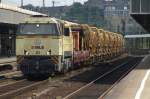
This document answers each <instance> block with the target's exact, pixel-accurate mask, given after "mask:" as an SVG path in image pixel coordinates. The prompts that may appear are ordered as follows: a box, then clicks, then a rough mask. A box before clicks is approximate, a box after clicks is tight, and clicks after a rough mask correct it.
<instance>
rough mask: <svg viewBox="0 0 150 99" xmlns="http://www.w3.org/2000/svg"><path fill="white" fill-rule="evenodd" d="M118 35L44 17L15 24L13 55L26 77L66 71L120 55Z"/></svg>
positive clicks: (122, 46)
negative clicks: (16, 25)
mask: <svg viewBox="0 0 150 99" xmlns="http://www.w3.org/2000/svg"><path fill="white" fill-rule="evenodd" d="M123 48H124V38H123V36H122V35H121V34H117V33H112V32H109V31H105V30H103V29H101V28H97V27H91V26H89V25H87V24H78V23H73V22H68V21H65V20H60V19H56V18H51V17H46V16H43V17H42V16H40V17H39V16H32V17H30V18H28V19H26V20H25V21H23V22H22V23H20V24H19V28H18V33H17V36H16V56H17V63H18V67H19V68H20V70H21V71H22V72H23V74H24V75H25V76H27V77H34V76H37V77H38V76H41V75H42V76H50V75H51V74H54V73H56V72H63V73H65V72H67V71H68V70H70V69H74V68H76V67H77V66H81V64H93V63H96V62H104V61H107V60H111V59H113V58H114V57H117V56H119V55H121V54H122V53H123Z"/></svg>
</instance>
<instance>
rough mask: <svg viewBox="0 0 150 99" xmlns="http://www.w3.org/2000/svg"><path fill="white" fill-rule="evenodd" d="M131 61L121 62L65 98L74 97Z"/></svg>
mask: <svg viewBox="0 0 150 99" xmlns="http://www.w3.org/2000/svg"><path fill="white" fill-rule="evenodd" d="M129 61H130V60H129ZM129 61H127V62H125V63H123V64H121V65H119V66H117V67H115V68H113V69H112V70H110V71H108V72H106V73H104V74H103V75H101V76H99V77H98V78H97V79H95V80H93V81H91V82H90V83H88V84H86V85H85V86H83V87H81V88H79V89H78V90H76V91H74V92H72V93H70V94H68V95H67V96H65V97H64V98H63V99H68V98H70V97H72V96H73V95H75V94H77V93H79V92H80V91H82V90H84V89H85V88H88V87H89V86H91V85H92V84H94V83H95V82H96V81H98V80H99V79H101V78H103V77H105V76H107V75H109V74H110V73H112V72H114V71H116V70H118V69H119V68H121V67H122V66H124V65H126V64H128V63H129Z"/></svg>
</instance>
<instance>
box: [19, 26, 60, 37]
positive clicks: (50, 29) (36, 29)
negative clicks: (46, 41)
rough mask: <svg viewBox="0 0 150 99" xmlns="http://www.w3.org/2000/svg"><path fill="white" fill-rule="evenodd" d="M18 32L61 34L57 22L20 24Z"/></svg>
mask: <svg viewBox="0 0 150 99" xmlns="http://www.w3.org/2000/svg"><path fill="white" fill-rule="evenodd" d="M18 34H27V35H29V34H50V35H59V34H60V33H59V31H58V28H57V26H56V24H41V23H40V24H38V23H37V24H28V23H27V24H20V26H19V30H18Z"/></svg>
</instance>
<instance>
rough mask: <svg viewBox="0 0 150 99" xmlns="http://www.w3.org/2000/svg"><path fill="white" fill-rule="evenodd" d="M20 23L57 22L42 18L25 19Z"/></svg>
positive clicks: (52, 19) (49, 18)
mask: <svg viewBox="0 0 150 99" xmlns="http://www.w3.org/2000/svg"><path fill="white" fill-rule="evenodd" d="M22 23H58V21H57V20H56V19H55V18H51V17H47V16H42V17H30V18H26V19H25V21H23V22H22Z"/></svg>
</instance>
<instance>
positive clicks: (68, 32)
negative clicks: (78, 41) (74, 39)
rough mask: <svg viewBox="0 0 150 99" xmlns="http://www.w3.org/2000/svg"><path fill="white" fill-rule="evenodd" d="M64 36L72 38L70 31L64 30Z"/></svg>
mask: <svg viewBox="0 0 150 99" xmlns="http://www.w3.org/2000/svg"><path fill="white" fill-rule="evenodd" d="M64 36H70V29H69V28H64Z"/></svg>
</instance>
